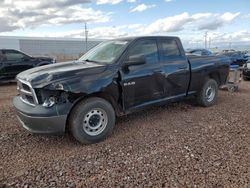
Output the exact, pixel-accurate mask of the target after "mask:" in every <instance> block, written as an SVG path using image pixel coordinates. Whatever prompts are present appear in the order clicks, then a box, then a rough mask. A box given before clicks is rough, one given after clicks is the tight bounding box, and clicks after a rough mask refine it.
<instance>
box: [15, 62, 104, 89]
mask: <svg viewBox="0 0 250 188" xmlns="http://www.w3.org/2000/svg"><path fill="white" fill-rule="evenodd" d="M105 68H106V65H101V64H97V63H92V62H79V61H71V62H65V63H56V64H51V65H45V66H41V67H36V68H32V69H29V70H26V71H24V72H21V73H20V74H18V75H17V79H20V80H23V81H26V82H29V83H30V84H31V85H32V87H38V88H41V87H44V86H46V85H48V84H51V83H53V82H57V81H63V80H67V79H72V78H74V77H83V76H88V75H93V74H98V73H101V72H103V71H104V70H105Z"/></svg>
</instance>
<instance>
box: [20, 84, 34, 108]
mask: <svg viewBox="0 0 250 188" xmlns="http://www.w3.org/2000/svg"><path fill="white" fill-rule="evenodd" d="M17 90H18V92H19V95H20V98H21V100H22V101H23V102H24V103H26V104H29V105H31V106H35V105H36V104H38V102H37V98H36V93H35V92H34V90H33V88H32V87H31V85H30V84H29V83H28V82H25V81H22V80H18V81H17Z"/></svg>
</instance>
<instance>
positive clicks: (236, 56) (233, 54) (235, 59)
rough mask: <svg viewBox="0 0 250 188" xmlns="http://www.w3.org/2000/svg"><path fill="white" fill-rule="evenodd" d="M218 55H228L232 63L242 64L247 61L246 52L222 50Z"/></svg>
mask: <svg viewBox="0 0 250 188" xmlns="http://www.w3.org/2000/svg"><path fill="white" fill-rule="evenodd" d="M218 55H225V56H228V57H229V58H230V59H231V60H232V65H239V66H243V65H244V64H245V63H246V62H247V56H246V53H244V52H241V51H235V50H223V51H222V52H221V53H218Z"/></svg>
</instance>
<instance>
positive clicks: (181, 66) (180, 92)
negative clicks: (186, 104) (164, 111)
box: [158, 38, 190, 97]
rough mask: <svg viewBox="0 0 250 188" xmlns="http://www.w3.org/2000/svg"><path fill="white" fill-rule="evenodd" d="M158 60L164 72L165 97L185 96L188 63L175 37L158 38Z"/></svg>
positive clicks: (188, 72)
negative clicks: (159, 51)
mask: <svg viewBox="0 0 250 188" xmlns="http://www.w3.org/2000/svg"><path fill="white" fill-rule="evenodd" d="M158 42H159V46H160V50H161V53H160V54H161V56H160V60H161V63H162V65H163V70H164V73H165V80H164V93H165V97H181V96H185V95H186V92H187V90H188V86H189V81H190V68H189V63H188V60H187V58H186V55H185V53H184V50H183V49H182V48H179V46H182V45H181V44H180V41H179V40H177V39H171V38H170V39H167V38H166V39H159V41H158Z"/></svg>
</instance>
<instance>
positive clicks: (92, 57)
mask: <svg viewBox="0 0 250 188" xmlns="http://www.w3.org/2000/svg"><path fill="white" fill-rule="evenodd" d="M127 44H128V41H124V40H120V41H119V40H116V41H106V42H102V43H101V44H99V45H98V46H96V47H94V48H93V49H91V50H90V51H89V52H87V53H86V54H84V55H83V56H82V57H81V58H80V59H79V61H90V62H96V63H105V64H111V63H113V61H114V60H116V59H117V58H118V57H119V56H120V55H121V54H122V52H123V51H124V50H125V48H126V46H127Z"/></svg>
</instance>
